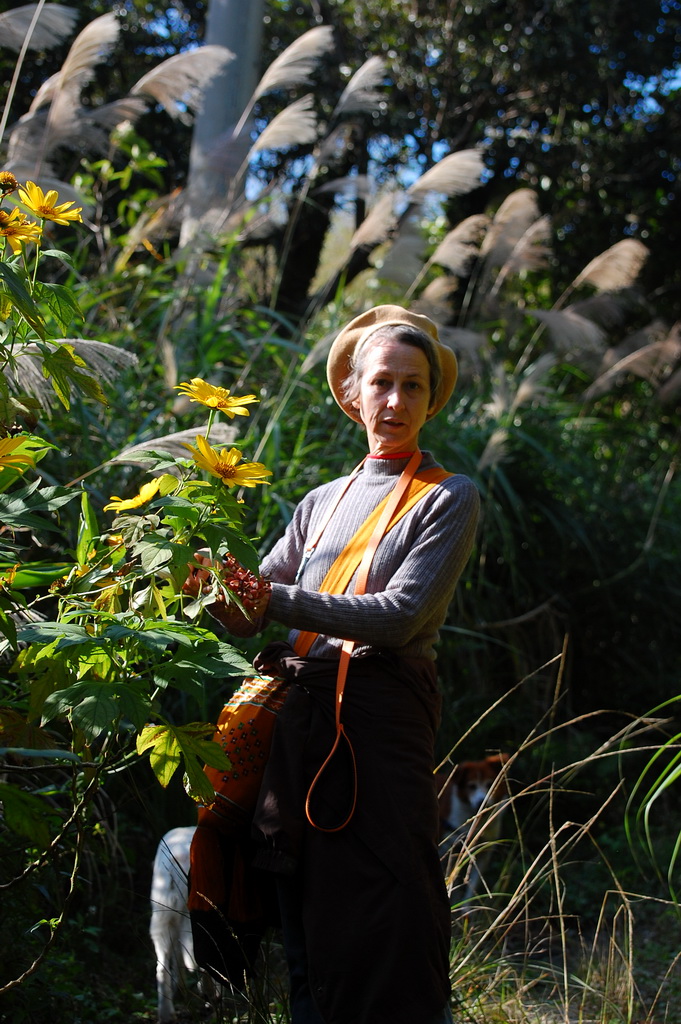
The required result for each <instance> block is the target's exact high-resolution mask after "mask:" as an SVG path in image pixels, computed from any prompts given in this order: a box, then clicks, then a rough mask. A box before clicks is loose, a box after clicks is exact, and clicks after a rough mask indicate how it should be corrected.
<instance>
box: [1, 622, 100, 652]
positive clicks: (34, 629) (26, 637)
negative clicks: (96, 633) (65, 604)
mask: <svg viewBox="0 0 681 1024" xmlns="http://www.w3.org/2000/svg"><path fill="white" fill-rule="evenodd" d="M18 636H19V639H20V640H21V641H23V642H24V643H29V644H34V643H38V644H50V643H52V641H53V640H58V641H59V644H58V646H57V648H55V650H63V649H64V648H65V647H72V646H74V645H77V644H92V643H93V642H96V638H95V637H93V636H92V635H91V634H90V633H88V631H87V629H86V628H85V626H76V625H74V624H73V623H69V622H32V623H27V624H26V625H23V626H20V627H19V629H18Z"/></svg>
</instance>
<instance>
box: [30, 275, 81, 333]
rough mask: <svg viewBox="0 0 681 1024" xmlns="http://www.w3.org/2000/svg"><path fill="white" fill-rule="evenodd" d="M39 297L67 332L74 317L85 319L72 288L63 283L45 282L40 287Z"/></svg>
mask: <svg viewBox="0 0 681 1024" xmlns="http://www.w3.org/2000/svg"><path fill="white" fill-rule="evenodd" d="M39 297H40V299H41V300H42V301H43V302H44V303H45V305H46V306H47V308H48V309H49V311H50V313H51V314H52V316H53V317H54V318H55V320H56V321H57V323H58V324H59V327H60V329H61V330H62V331H63V332H64V333H66V331H67V329H68V327H69V326H70V324H71V321H72V320H73V319H74V317H78V319H80V320H82V319H83V314H82V312H81V310H80V307H79V305H78V303H77V301H76V297H75V295H74V294H73V292H72V291H71V289H70V288H67V287H66V285H63V284H52V283H49V282H48V283H43V284H41V286H40V289H39Z"/></svg>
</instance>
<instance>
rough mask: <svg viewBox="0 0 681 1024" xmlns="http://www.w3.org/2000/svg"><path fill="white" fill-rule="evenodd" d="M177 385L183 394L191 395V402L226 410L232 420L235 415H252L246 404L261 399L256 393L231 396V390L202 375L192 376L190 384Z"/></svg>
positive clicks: (222, 410) (177, 388)
mask: <svg viewBox="0 0 681 1024" xmlns="http://www.w3.org/2000/svg"><path fill="white" fill-rule="evenodd" d="M175 387H176V390H177V391H179V392H180V393H181V394H185V395H189V401H190V402H200V403H201V405H207V406H208V408H209V409H219V410H220V412H224V413H225V414H226V415H227V416H229V418H230V419H232V420H233V419H234V417H235V416H250V413H249V411H248V409H246V408H245V406H247V405H250V404H251V402H259V401H260V399H259V398H256V397H255V395H244V397H243V398H230V397H229V391H227V389H226V388H218V387H215V385H213V384H208V383H207V382H206V381H205V380H202V379H201V377H192V379H191V381H190V382H189V383H188V384H187V383H186V382H185V383H184V384H177V385H176V386H175Z"/></svg>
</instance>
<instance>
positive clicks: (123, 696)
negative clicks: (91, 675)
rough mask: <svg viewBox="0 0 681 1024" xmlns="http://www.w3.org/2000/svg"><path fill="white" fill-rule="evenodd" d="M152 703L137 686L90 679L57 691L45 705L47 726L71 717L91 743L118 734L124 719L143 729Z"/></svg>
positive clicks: (122, 682)
mask: <svg viewBox="0 0 681 1024" xmlns="http://www.w3.org/2000/svg"><path fill="white" fill-rule="evenodd" d="M150 710H151V702H150V700H149V698H148V697H147V696H146V694H142V693H140V692H139V690H137V689H136V688H135V686H134V684H131V683H128V682H124V681H119V682H114V683H111V682H105V681H103V680H100V679H87V680H81V681H80V682H78V683H74V684H73V685H72V686H66V687H64V688H63V689H61V690H55V692H54V693H51V694H50V695H49V696H48V697H47V698H46V700H45V703H44V705H43V719H42V720H43V724H44V723H45V722H49V721H51V720H52V719H54V718H57V717H59V716H60V715H69V714H70V715H71V717H72V719H73V722H74V723H75V724H76V725H77V726H78V728H79V729H82V731H83V732H84V733H85V735H86V736H87V737H88V739H89V740H93V739H96V738H97V737H98V736H100V735H101V734H102V733H104V732H111V731H112V730H114V729H115V728H116V727H117V725H118V722H119V721H120V719H121V718H128V719H129V720H130V721H131V722H132V724H133V725H134V726H135V728H136V729H141V728H142V727H143V726H144V723H145V722H146V721H147V719H148V717H149V713H150Z"/></svg>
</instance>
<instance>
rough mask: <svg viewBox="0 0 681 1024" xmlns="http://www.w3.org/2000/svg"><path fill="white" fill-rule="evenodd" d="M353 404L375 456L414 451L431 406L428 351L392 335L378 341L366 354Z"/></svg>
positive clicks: (370, 449)
mask: <svg viewBox="0 0 681 1024" xmlns="http://www.w3.org/2000/svg"><path fill="white" fill-rule="evenodd" d="M353 404H354V405H355V408H356V409H358V411H359V414H360V416H361V418H362V423H363V424H364V426H365V427H366V432H367V440H368V442H369V451H370V452H371V454H372V455H389V454H391V453H397V452H412V451H414V450H415V449H416V448H417V447H418V438H419V432H420V430H421V427H422V426H423V424H424V423H425V422H426V418H427V416H428V412H429V410H430V407H431V398H430V369H429V367H428V360H427V358H426V354H425V352H422V351H421V349H420V348H414V346H413V345H405V344H404V343H403V342H400V341H393V340H392V339H390V338H388V339H386V340H385V341H380V342H378V343H377V344H376V345H375V346H373V347H372V348H370V349H369V351H368V352H367V353H366V356H365V358H364V365H363V367H362V376H361V379H360V385H359V395H358V397H357V399H356V401H355V402H354V403H353Z"/></svg>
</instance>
